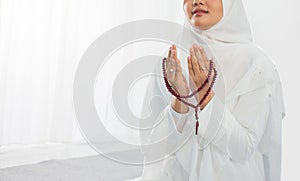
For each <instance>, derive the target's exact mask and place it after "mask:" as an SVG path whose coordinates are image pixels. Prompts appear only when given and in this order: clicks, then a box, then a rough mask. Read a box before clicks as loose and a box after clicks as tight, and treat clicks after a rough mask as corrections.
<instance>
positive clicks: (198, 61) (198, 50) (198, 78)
mask: <svg viewBox="0 0 300 181" xmlns="http://www.w3.org/2000/svg"><path fill="white" fill-rule="evenodd" d="M187 63H188V70H189V84H188V83H187V79H186V78H185V77H184V75H183V74H182V67H181V64H180V60H179V59H178V58H177V50H176V46H175V45H172V46H171V47H170V49H169V54H168V58H167V63H166V73H167V79H168V80H169V83H170V85H171V86H172V87H173V88H174V90H175V91H176V92H177V93H178V94H180V95H188V93H189V90H192V91H194V90H196V89H197V88H198V87H200V86H201V85H202V84H203V82H204V81H205V80H206V79H207V77H208V72H209V66H210V65H209V64H210V62H209V59H208V57H207V55H206V53H205V51H204V49H203V48H202V47H200V46H198V45H196V44H193V46H192V47H191V48H190V55H189V56H188V57H187ZM213 66H214V64H213ZM213 75H214V72H212V76H213ZM210 84H211V80H209V83H208V84H206V85H205V86H204V88H203V89H202V90H201V91H199V92H198V93H197V94H195V96H194V97H195V99H196V100H197V102H199V101H200V99H201V98H202V97H203V96H204V94H205V93H206V91H207V90H208V88H209V85H210ZM213 96H214V93H213V91H210V93H209V95H208V97H207V98H206V99H205V101H204V102H203V103H202V104H201V105H200V109H203V108H204V107H205V106H206V105H207V103H208V102H209V101H210V100H211V99H212V98H213ZM185 101H188V100H187V99H185ZM172 107H173V109H174V110H175V111H176V112H179V113H186V112H187V111H188V106H187V105H185V104H184V103H182V102H181V101H179V100H178V99H177V98H174V99H173V102H172Z"/></svg>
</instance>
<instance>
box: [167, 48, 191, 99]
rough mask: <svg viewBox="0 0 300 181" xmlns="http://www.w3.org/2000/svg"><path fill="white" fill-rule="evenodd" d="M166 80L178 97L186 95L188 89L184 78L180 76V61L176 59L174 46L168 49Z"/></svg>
mask: <svg viewBox="0 0 300 181" xmlns="http://www.w3.org/2000/svg"><path fill="white" fill-rule="evenodd" d="M166 74H167V79H168V81H169V83H170V85H171V86H172V87H173V89H174V90H175V91H176V92H177V94H180V95H188V93H189V87H188V83H187V80H186V78H185V77H184V75H183V74H182V68H181V64H180V60H179V59H178V58H177V50H176V46H175V45H172V46H171V47H170V49H169V54H168V58H167V61H166Z"/></svg>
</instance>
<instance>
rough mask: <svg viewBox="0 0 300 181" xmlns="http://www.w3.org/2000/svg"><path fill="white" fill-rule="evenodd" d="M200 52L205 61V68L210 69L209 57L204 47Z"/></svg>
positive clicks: (200, 48)
mask: <svg viewBox="0 0 300 181" xmlns="http://www.w3.org/2000/svg"><path fill="white" fill-rule="evenodd" d="M199 51H200V53H201V55H202V58H203V60H204V65H205V68H206V69H208V68H209V59H208V57H207V54H206V52H205V49H204V48H203V47H199Z"/></svg>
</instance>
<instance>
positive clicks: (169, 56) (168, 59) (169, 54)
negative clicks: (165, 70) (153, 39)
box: [166, 47, 172, 66]
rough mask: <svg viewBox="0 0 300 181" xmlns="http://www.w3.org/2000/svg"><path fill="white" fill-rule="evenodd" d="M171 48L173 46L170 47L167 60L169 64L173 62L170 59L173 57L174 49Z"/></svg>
mask: <svg viewBox="0 0 300 181" xmlns="http://www.w3.org/2000/svg"><path fill="white" fill-rule="evenodd" d="M171 48H172V47H170V48H169V52H168V58H167V62H166V64H167V66H168V65H170V63H171V61H170V59H171V50H172V49H171Z"/></svg>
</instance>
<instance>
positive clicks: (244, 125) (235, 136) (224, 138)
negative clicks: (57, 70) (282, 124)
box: [170, 85, 270, 161]
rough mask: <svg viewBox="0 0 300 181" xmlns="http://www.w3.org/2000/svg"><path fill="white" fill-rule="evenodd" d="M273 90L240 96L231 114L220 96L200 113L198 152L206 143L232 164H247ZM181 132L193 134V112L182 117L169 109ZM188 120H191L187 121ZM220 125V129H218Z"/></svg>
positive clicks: (264, 120)
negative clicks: (245, 162) (235, 162)
mask: <svg viewBox="0 0 300 181" xmlns="http://www.w3.org/2000/svg"><path fill="white" fill-rule="evenodd" d="M269 95H270V90H269V87H268V86H267V85H266V86H264V87H261V88H258V89H256V90H253V91H251V92H248V93H246V94H243V95H240V96H239V97H238V101H237V103H236V105H235V106H234V108H233V110H232V111H230V110H229V108H228V107H227V105H226V104H224V103H223V102H222V101H221V100H220V99H219V98H218V97H217V96H214V97H213V99H212V100H211V101H210V102H209V103H208V104H207V106H206V107H205V108H204V109H203V110H202V111H201V112H200V116H199V117H200V130H199V133H198V135H197V141H198V144H199V148H200V147H203V145H202V146H200V145H201V144H202V143H203V142H204V143H209V144H211V145H213V146H215V147H217V148H218V149H219V150H220V151H222V152H223V153H224V154H226V155H228V156H229V157H230V159H231V160H233V161H245V160H248V159H249V158H250V157H251V156H252V155H253V153H254V151H255V150H256V149H257V147H258V144H259V142H260V139H261V138H262V136H263V133H264V130H265V126H266V124H267V116H268V112H269V107H270V105H269V101H270V99H269ZM170 112H171V113H172V115H173V118H174V119H176V122H177V123H179V124H178V126H179V127H178V128H177V129H178V130H179V132H178V135H179V136H180V135H181V132H180V130H183V131H184V130H194V129H193V128H190V129H188V128H186V127H188V126H189V127H194V126H195V124H194V119H193V118H192V117H190V116H191V115H193V114H192V113H191V111H189V112H188V113H186V114H185V115H182V116H180V113H177V112H175V111H174V110H172V108H171V109H170ZM186 119H189V120H186ZM218 125H219V126H218Z"/></svg>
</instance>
